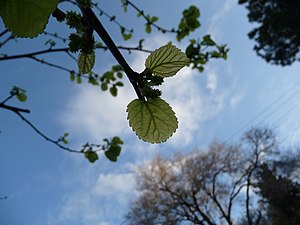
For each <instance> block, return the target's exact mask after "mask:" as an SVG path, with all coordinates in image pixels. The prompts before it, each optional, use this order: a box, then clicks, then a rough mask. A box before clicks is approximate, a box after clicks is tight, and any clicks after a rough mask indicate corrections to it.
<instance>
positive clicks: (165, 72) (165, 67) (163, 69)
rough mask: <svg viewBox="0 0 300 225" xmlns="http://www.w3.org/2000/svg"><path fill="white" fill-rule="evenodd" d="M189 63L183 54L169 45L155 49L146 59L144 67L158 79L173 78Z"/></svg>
mask: <svg viewBox="0 0 300 225" xmlns="http://www.w3.org/2000/svg"><path fill="white" fill-rule="evenodd" d="M188 63H189V59H188V57H187V56H186V54H185V53H183V52H181V51H180V49H178V48H177V47H175V46H174V45H172V44H171V43H169V44H167V45H164V46H162V47H160V48H159V49H156V50H155V51H154V52H152V53H151V54H150V55H149V56H148V58H147V59H146V62H145V66H146V68H148V69H150V71H151V72H152V73H153V74H154V75H157V76H160V77H170V76H174V75H175V74H176V73H177V72H178V71H179V70H180V69H181V68H183V67H184V66H186V65H187V64H188Z"/></svg>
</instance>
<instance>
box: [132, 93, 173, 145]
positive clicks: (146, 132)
mask: <svg viewBox="0 0 300 225" xmlns="http://www.w3.org/2000/svg"><path fill="white" fill-rule="evenodd" d="M127 112H128V117H127V118H128V120H129V125H130V126H131V127H132V129H133V130H134V131H135V133H136V134H137V136H138V137H139V138H141V139H142V140H143V141H146V142H150V143H161V142H165V141H166V140H167V139H168V138H170V137H171V136H172V135H173V133H174V132H175V131H176V129H177V128H178V121H177V118H176V116H175V113H174V111H173V110H172V108H171V107H170V106H169V104H168V103H167V102H165V101H164V100H162V99H161V98H156V99H148V101H146V102H144V101H141V100H139V99H135V100H133V101H132V102H130V103H129V104H128V106H127Z"/></svg>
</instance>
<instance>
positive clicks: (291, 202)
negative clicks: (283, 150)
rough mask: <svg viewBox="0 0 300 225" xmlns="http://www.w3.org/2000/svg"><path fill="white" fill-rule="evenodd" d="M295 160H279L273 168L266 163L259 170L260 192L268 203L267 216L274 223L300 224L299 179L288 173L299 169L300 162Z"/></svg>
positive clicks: (279, 224) (281, 224)
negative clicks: (296, 162)
mask: <svg viewBox="0 0 300 225" xmlns="http://www.w3.org/2000/svg"><path fill="white" fill-rule="evenodd" d="M283 159H285V158H283ZM289 162H292V163H289ZM293 162H295V161H294V160H293V159H291V160H282V161H279V163H278V161H277V162H276V163H275V164H273V165H272V168H270V166H269V165H268V164H267V163H264V164H263V165H261V169H260V170H258V174H257V175H258V183H257V186H258V192H259V194H260V195H261V196H262V197H263V199H264V202H265V204H266V205H267V216H268V219H269V221H270V224H272V225H298V224H300V183H299V179H298V181H297V179H292V178H293V176H289V175H291V173H287V172H291V171H294V172H295V171H297V170H299V163H298V165H297V164H295V163H293ZM280 167H281V168H282V167H285V168H282V169H281V168H280ZM286 167H290V168H289V169H287V168H286ZM297 172H299V171H297ZM287 175H288V176H287ZM298 178H299V175H298Z"/></svg>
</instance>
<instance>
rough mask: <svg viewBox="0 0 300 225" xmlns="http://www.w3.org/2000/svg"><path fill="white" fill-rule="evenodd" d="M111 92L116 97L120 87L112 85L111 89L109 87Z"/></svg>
mask: <svg viewBox="0 0 300 225" xmlns="http://www.w3.org/2000/svg"><path fill="white" fill-rule="evenodd" d="M109 91H110V93H111V95H112V96H114V97H116V96H117V95H118V89H117V88H116V86H112V87H111V88H110V89H109Z"/></svg>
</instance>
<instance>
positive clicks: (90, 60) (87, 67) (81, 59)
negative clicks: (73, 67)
mask: <svg viewBox="0 0 300 225" xmlns="http://www.w3.org/2000/svg"><path fill="white" fill-rule="evenodd" d="M77 64H78V68H79V72H80V73H83V74H85V73H89V72H91V70H92V69H93V67H94V65H95V52H94V51H92V53H91V54H86V53H83V52H80V54H79V56H78V61H77Z"/></svg>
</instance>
